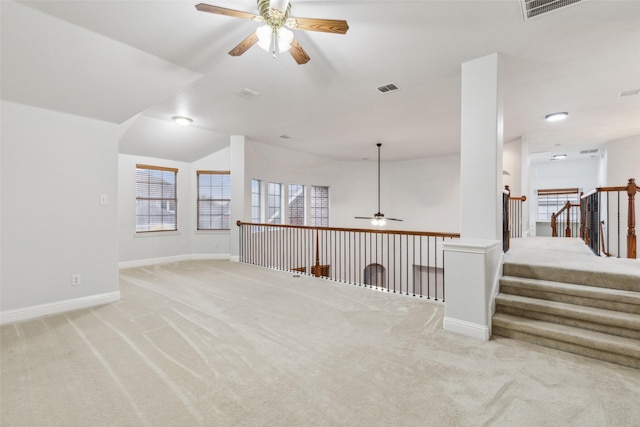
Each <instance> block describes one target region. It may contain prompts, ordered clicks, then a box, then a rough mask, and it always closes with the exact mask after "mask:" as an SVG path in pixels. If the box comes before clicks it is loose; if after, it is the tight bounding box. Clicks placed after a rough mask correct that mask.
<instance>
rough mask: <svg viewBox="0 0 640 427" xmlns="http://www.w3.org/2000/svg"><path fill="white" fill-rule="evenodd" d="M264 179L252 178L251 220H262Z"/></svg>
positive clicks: (258, 221)
mask: <svg viewBox="0 0 640 427" xmlns="http://www.w3.org/2000/svg"><path fill="white" fill-rule="evenodd" d="M261 187H262V181H260V180H257V179H252V180H251V222H256V223H260V222H261V221H262V189H261Z"/></svg>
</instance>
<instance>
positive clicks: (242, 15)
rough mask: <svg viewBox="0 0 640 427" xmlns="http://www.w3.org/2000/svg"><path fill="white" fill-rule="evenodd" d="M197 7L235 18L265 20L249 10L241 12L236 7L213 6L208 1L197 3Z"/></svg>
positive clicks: (202, 10)
mask: <svg viewBox="0 0 640 427" xmlns="http://www.w3.org/2000/svg"><path fill="white" fill-rule="evenodd" d="M196 9H198V10H199V11H200V12H209V13H215V14H217V15H225V16H231V17H234V18H242V19H250V20H252V21H258V22H262V21H264V19H263V18H262V16H260V15H254V14H253V13H249V12H241V11H239V10H235V9H227V8H225V7H220V6H212V5H210V4H206V3H200V4H197V5H196Z"/></svg>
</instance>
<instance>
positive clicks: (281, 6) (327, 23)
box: [196, 0, 349, 65]
mask: <svg viewBox="0 0 640 427" xmlns="http://www.w3.org/2000/svg"><path fill="white" fill-rule="evenodd" d="M257 1H258V13H259V15H255V14H253V13H249V12H241V11H239V10H234V9H227V8H224V7H219V6H212V5H210V4H205V3H200V4H197V5H196V9H197V10H199V11H200V12H209V13H215V14H218V15H226V16H232V17H234V18H242V19H250V20H252V21H255V22H263V23H265V24H266V25H264V26H262V27H259V28H258V29H257V30H256V32H255V33H251V35H249V36H248V37H247V38H246V39H244V40H242V41H241V42H240V43H239V44H238V45H237V46H236V47H234V48H233V49H231V50H230V51H229V55H231V56H240V55H242V54H243V53H245V52H246V51H247V50H248V49H249V48H250V47H252V46H253V45H254V44H258V46H260V47H262V48H263V49H264V50H266V51H268V52H271V54H272V55H273V57H274V58H275V57H276V55H277V54H278V53H281V52H285V51H289V53H290V54H291V56H292V57H293V59H295V61H296V62H297V63H298V64H300V65H302V64H306V63H307V62H309V59H311V58H309V55H307V52H305V51H304V49H303V48H302V46H300V43H298V41H297V40H296V39H295V38H294V37H293V33H292V32H291V31H289V28H290V29H292V30H305V31H321V32H325V33H335V34H345V33H346V32H347V30H348V29H349V24H347V21H343V20H339V19H317V18H293V17H290V16H289V11H290V10H291V4H289V0H257Z"/></svg>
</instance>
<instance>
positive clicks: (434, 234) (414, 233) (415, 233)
mask: <svg viewBox="0 0 640 427" xmlns="http://www.w3.org/2000/svg"><path fill="white" fill-rule="evenodd" d="M236 225H237V226H238V227H240V226H242V225H254V226H256V227H273V228H299V229H304V230H326V231H347V232H351V233H375V234H402V235H410V236H430V237H451V238H455V237H460V233H440V232H434V231H405V230H380V229H369V228H343V227H315V226H312V225H290V224H261V223H257V222H243V221H239V220H238V221H236Z"/></svg>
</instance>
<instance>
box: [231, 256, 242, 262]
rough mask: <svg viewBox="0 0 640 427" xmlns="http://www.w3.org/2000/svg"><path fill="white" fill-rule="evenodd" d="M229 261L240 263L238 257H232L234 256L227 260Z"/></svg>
mask: <svg viewBox="0 0 640 427" xmlns="http://www.w3.org/2000/svg"><path fill="white" fill-rule="evenodd" d="M229 261H231V262H240V256H239V255H234V256H232V257H230V258H229Z"/></svg>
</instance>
